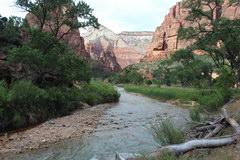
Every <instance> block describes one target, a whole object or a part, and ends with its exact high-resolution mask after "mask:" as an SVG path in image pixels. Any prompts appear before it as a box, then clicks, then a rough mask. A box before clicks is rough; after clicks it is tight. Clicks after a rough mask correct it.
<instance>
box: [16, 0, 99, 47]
mask: <svg viewBox="0 0 240 160" xmlns="http://www.w3.org/2000/svg"><path fill="white" fill-rule="evenodd" d="M16 5H17V6H18V7H19V8H21V9H22V10H24V11H27V12H29V13H30V14H32V15H33V16H34V20H35V22H36V23H37V28H39V29H41V30H44V29H46V30H48V31H49V32H50V33H51V34H52V35H53V36H54V37H56V40H55V41H54V42H52V43H50V44H48V45H47V46H46V49H47V48H49V47H51V46H52V45H53V44H54V43H56V42H58V41H60V40H61V39H63V38H64V36H65V35H67V34H68V33H69V32H71V31H73V30H75V29H79V28H84V27H87V26H93V27H95V28H98V27H99V23H98V19H97V18H96V17H95V16H93V15H92V12H93V9H91V8H90V6H89V5H87V4H86V3H85V2H82V1H80V2H78V3H77V4H75V3H74V2H73V0H17V1H16ZM79 19H80V20H81V21H79ZM63 27H64V28H66V29H65V30H63V29H62V28H63Z"/></svg>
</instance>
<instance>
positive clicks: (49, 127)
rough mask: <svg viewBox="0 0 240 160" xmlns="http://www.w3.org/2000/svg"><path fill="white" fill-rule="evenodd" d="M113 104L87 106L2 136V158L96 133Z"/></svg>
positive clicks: (0, 142) (0, 152) (0, 146)
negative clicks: (106, 111) (104, 115)
mask: <svg viewBox="0 0 240 160" xmlns="http://www.w3.org/2000/svg"><path fill="white" fill-rule="evenodd" d="M112 106H113V104H101V105H97V106H94V107H90V106H87V105H85V107H84V109H82V110H77V111H75V112H74V113H73V114H72V115H69V116H66V117H61V118H57V119H53V120H49V121H47V122H45V123H42V124H40V125H38V126H36V127H33V128H31V129H27V130H25V131H19V132H15V133H9V134H7V133H6V134H5V135H3V136H0V157H3V156H7V155H10V154H16V153H22V152H25V151H29V150H34V149H39V148H47V147H48V146H49V145H51V144H54V143H58V142H60V141H62V140H65V139H70V138H74V137H82V136H86V135H89V134H91V133H93V132H94V129H95V128H96V127H97V125H98V124H99V120H100V118H101V117H102V115H103V114H104V113H105V112H104V111H105V110H106V109H108V108H110V107H112Z"/></svg>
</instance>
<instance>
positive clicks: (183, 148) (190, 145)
mask: <svg viewBox="0 0 240 160" xmlns="http://www.w3.org/2000/svg"><path fill="white" fill-rule="evenodd" d="M235 141H236V139H234V138H223V139H200V140H191V141H188V142H186V143H182V144H179V145H171V146H166V147H162V148H160V149H159V150H158V151H156V152H154V153H152V154H151V156H153V157H155V156H157V155H159V153H161V152H163V151H166V152H172V153H175V154H179V153H186V152H188V151H191V150H193V149H196V148H215V147H221V146H225V145H229V144H233V143H234V142H235Z"/></svg>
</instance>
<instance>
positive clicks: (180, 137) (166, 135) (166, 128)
mask: <svg viewBox="0 0 240 160" xmlns="http://www.w3.org/2000/svg"><path fill="white" fill-rule="evenodd" d="M151 133H152V136H153V138H154V140H155V141H156V142H157V143H159V144H160V145H161V146H165V145H169V144H180V143H183V142H184V141H185V136H184V134H183V131H182V130H181V129H179V128H176V127H174V125H173V123H172V122H171V121H169V120H164V121H161V122H160V123H159V124H158V125H155V126H152V129H151Z"/></svg>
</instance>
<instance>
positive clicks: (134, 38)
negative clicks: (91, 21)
mask: <svg viewBox="0 0 240 160" xmlns="http://www.w3.org/2000/svg"><path fill="white" fill-rule="evenodd" d="M152 34H153V33H152V32H122V33H120V34H115V33H114V32H113V31H111V30H109V29H108V28H106V27H104V26H101V27H100V28H99V29H94V28H89V29H88V30H87V32H86V33H84V34H83V37H84V39H85V44H86V46H88V47H87V48H88V49H87V51H88V52H89V53H90V55H91V59H97V58H98V57H99V56H100V55H101V53H102V52H109V53H111V54H112V55H115V56H116V60H117V63H118V64H119V65H120V66H121V68H124V67H126V66H128V65H130V64H134V63H139V62H140V59H142V58H143V57H144V56H145V51H146V47H147V46H148V44H149V43H150V42H151V40H152ZM89 46H91V47H89ZM89 48H91V50H89Z"/></svg>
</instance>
